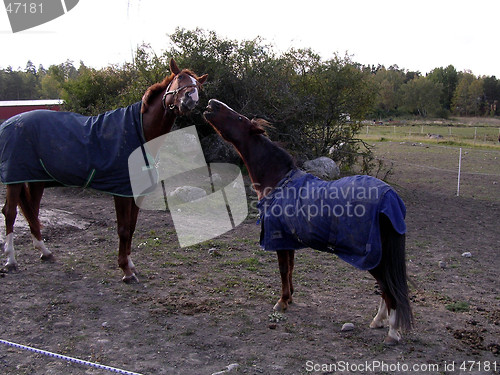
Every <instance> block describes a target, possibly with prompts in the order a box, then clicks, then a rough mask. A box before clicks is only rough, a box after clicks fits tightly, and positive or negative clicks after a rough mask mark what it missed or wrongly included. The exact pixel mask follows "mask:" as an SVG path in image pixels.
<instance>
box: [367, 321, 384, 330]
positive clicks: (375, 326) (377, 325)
mask: <svg viewBox="0 0 500 375" xmlns="http://www.w3.org/2000/svg"><path fill="white" fill-rule="evenodd" d="M370 328H371V329H379V328H384V323H382V322H375V321H373V322H371V323H370Z"/></svg>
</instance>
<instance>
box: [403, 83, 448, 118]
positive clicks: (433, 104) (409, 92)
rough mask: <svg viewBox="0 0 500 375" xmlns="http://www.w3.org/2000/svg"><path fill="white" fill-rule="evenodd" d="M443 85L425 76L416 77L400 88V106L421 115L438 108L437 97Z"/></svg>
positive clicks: (423, 115)
mask: <svg viewBox="0 0 500 375" xmlns="http://www.w3.org/2000/svg"><path fill="white" fill-rule="evenodd" d="M442 89H443V86H442V84H440V83H434V82H433V81H431V80H430V79H427V78H426V77H417V78H414V79H412V80H411V81H409V82H408V83H406V84H405V85H403V86H402V88H401V92H402V94H401V107H402V108H403V109H405V110H407V111H408V112H410V113H413V114H418V115H419V116H422V117H427V115H429V114H431V113H434V112H436V111H437V110H438V109H439V97H440V95H441V92H442Z"/></svg>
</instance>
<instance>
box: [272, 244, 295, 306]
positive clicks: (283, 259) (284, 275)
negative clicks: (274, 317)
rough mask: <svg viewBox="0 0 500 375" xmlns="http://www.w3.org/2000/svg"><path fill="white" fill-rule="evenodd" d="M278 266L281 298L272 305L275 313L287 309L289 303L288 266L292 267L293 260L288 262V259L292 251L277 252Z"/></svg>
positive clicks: (289, 273)
mask: <svg viewBox="0 0 500 375" xmlns="http://www.w3.org/2000/svg"><path fill="white" fill-rule="evenodd" d="M276 253H277V254H278V264H279V269H280V276H281V298H280V299H279V301H278V302H277V303H276V305H274V310H275V311H285V310H286V309H287V308H288V304H289V303H290V301H291V297H292V293H291V283H290V281H291V277H292V275H291V270H290V266H291V265H292V267H293V260H292V261H290V257H292V256H293V252H292V250H278V251H276Z"/></svg>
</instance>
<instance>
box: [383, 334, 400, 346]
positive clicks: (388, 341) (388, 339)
mask: <svg viewBox="0 0 500 375" xmlns="http://www.w3.org/2000/svg"><path fill="white" fill-rule="evenodd" d="M398 344H399V340H397V339H395V338H394V337H391V336H387V337H386V338H385V339H384V345H385V346H395V345H398Z"/></svg>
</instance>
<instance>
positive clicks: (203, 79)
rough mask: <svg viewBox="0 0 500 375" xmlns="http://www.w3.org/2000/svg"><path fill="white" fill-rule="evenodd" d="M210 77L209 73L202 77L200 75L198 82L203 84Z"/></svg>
mask: <svg viewBox="0 0 500 375" xmlns="http://www.w3.org/2000/svg"><path fill="white" fill-rule="evenodd" d="M207 78H208V74H203V75H202V76H201V77H198V82H199V83H200V85H203V84H204V83H205V81H206V80H207Z"/></svg>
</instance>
